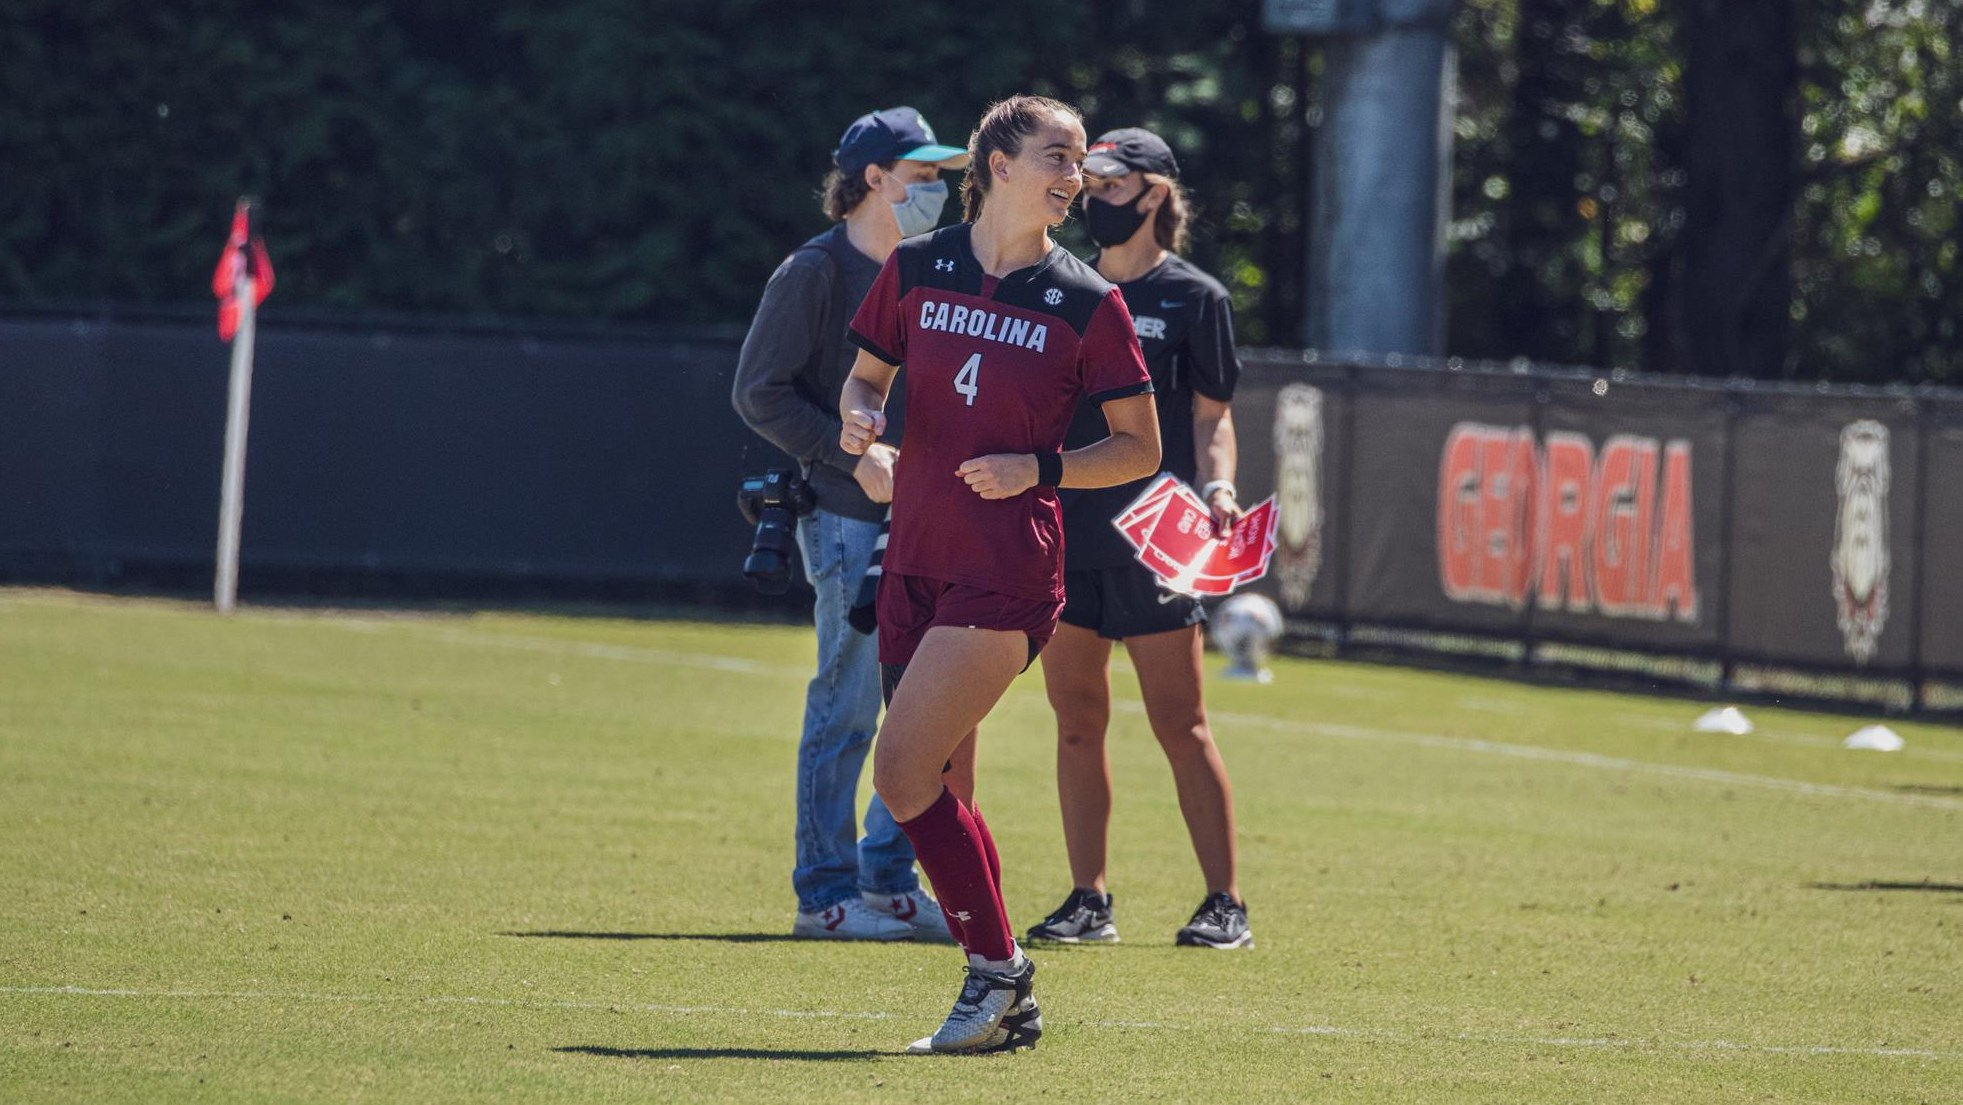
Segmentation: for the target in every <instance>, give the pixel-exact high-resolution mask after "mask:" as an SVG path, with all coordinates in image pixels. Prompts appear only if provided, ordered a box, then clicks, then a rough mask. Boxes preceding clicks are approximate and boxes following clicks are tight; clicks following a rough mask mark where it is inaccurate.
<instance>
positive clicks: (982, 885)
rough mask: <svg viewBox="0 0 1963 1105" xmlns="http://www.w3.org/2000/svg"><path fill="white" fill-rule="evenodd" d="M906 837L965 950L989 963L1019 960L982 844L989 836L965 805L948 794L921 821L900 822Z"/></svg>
mask: <svg viewBox="0 0 1963 1105" xmlns="http://www.w3.org/2000/svg"><path fill="white" fill-rule="evenodd" d="M900 831H901V832H904V833H906V834H907V839H908V840H910V841H912V842H913V853H914V855H915V856H916V857H917V858H918V859H919V860H920V869H921V870H923V871H925V872H927V878H928V881H930V882H932V883H933V884H934V894H935V896H936V897H938V898H940V900H941V909H942V910H943V911H944V912H945V913H947V915H948V931H949V932H951V933H954V935H955V938H956V939H957V940H959V941H960V943H961V946H962V947H963V948H964V949H966V950H967V951H969V952H970V953H972V954H974V955H979V956H981V957H982V958H984V959H1004V960H1005V959H1008V958H1009V957H1010V956H1013V955H1014V954H1015V939H1014V938H1013V937H1012V936H1010V935H1009V919H1008V916H1007V915H1006V914H1005V913H1004V912H1003V910H1002V896H1001V894H1000V893H999V892H998V891H997V890H996V889H995V875H994V873H993V871H992V869H991V868H990V866H989V862H988V849H987V847H986V846H985V845H984V844H983V843H982V842H983V841H984V840H986V839H987V836H986V835H985V834H984V833H983V832H982V831H981V830H979V829H977V828H976V826H975V819H974V817H973V816H972V815H970V814H969V812H968V808H967V807H966V806H963V805H962V804H961V801H960V799H957V798H956V797H955V796H954V795H953V794H951V793H949V792H948V791H947V790H945V789H943V790H942V791H941V796H940V797H939V798H938V799H936V800H935V802H934V804H933V805H931V806H928V807H927V809H926V810H925V811H924V812H923V813H921V815H920V816H919V817H916V818H914V819H913V820H911V821H902V822H900ZM957 926H958V928H957Z"/></svg>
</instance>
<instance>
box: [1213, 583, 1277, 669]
mask: <svg viewBox="0 0 1963 1105" xmlns="http://www.w3.org/2000/svg"><path fill="white" fill-rule="evenodd" d="M1212 622H1213V644H1214V647H1215V648H1218V649H1219V650H1220V651H1221V652H1224V653H1226V654H1227V669H1226V670H1225V671H1224V672H1222V673H1221V674H1222V675H1223V676H1224V677H1226V678H1228V679H1249V680H1253V681H1254V682H1256V683H1268V682H1272V681H1273V680H1274V677H1275V673H1274V672H1272V671H1269V670H1268V654H1269V652H1270V651H1272V650H1273V648H1274V643H1275V641H1276V640H1277V639H1278V638H1280V637H1281V628H1282V627H1281V607H1279V606H1276V605H1275V601H1274V600H1273V599H1271V598H1269V597H1268V596H1266V595H1256V594H1245V595H1235V596H1234V597H1233V598H1230V599H1228V600H1227V601H1226V602H1223V603H1221V604H1220V607H1219V609H1217V610H1215V611H1214V612H1213V618H1212Z"/></svg>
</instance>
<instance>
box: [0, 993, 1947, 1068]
mask: <svg viewBox="0 0 1963 1105" xmlns="http://www.w3.org/2000/svg"><path fill="white" fill-rule="evenodd" d="M0 994H16V995H22V996H32V997H82V998H136V999H143V1000H154V1001H264V1002H273V1003H280V1002H291V1003H326V1004H346V1005H384V1004H387V1005H476V1006H489V1007H498V1008H511V1009H563V1010H582V1011H583V1010H605V1011H607V1012H614V1013H648V1014H653V1015H656V1016H675V1017H686V1016H723V1017H779V1018H784V1019H790V1020H857V1021H891V1020H901V1019H906V1020H912V1019H915V1018H914V1017H913V1016H912V1015H910V1014H899V1013H885V1012H880V1011H877V1010H804V1009H744V1008H738V1007H734V1006H721V1005H656V1004H649V1003H645V1002H631V1001H578V1000H554V999H549V998H484V997H471V996H459V995H446V994H431V995H421V996H419V995H413V994H311V993H275V992H271V991H259V990H133V989H126V988H121V987H87V986H0ZM1071 1024H1072V1027H1076V1028H1090V1029H1099V1030H1108V1031H1139V1032H1178V1033H1184V1034H1191V1033H1195V1032H1199V1031H1202V1029H1201V1028H1199V1027H1198V1026H1196V1025H1186V1024H1173V1023H1169V1022H1161V1021H1074V1022H1071ZM1223 1030H1225V1031H1233V1032H1243V1033H1248V1034H1251V1035H1260V1036H1329V1037H1338V1038H1343V1039H1355V1040H1371V1041H1378V1042H1385V1043H1401V1044H1416V1043H1423V1042H1424V1041H1426V1040H1433V1039H1444V1040H1456V1041H1460V1042H1463V1043H1473V1044H1488V1045H1495V1046H1501V1047H1509V1046H1515V1047H1553V1048H1587V1049H1601V1050H1618V1051H1635V1052H1643V1051H1734V1052H1747V1053H1752V1054H1763V1055H1821V1056H1826V1055H1861V1056H1872V1057H1878V1058H1891V1059H1892V1058H1907V1059H1941V1060H1957V1059H1963V1051H1944V1050H1937V1049H1932V1048H1909V1047H1854V1046H1850V1045H1844V1044H1814V1045H1804V1044H1753V1043H1741V1042H1739V1041H1736V1040H1685V1041H1672V1040H1643V1039H1635V1038H1630V1039H1590V1038H1585V1037H1571V1036H1528V1035H1518V1034H1512V1033H1486V1032H1443V1033H1431V1032H1398V1031H1393V1030H1387V1029H1355V1028H1341V1027H1337V1026H1334V1025H1267V1026H1232V1025H1222V1024H1220V1023H1218V1022H1214V1023H1211V1024H1209V1025H1208V1026H1207V1027H1206V1028H1205V1029H1204V1031H1209V1032H1220V1031H1223Z"/></svg>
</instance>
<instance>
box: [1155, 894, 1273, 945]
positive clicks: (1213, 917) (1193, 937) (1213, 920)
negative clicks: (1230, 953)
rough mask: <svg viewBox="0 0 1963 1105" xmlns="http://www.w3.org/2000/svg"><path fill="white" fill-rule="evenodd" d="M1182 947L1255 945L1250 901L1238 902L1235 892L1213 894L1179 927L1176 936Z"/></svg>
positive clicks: (1176, 940)
mask: <svg viewBox="0 0 1963 1105" xmlns="http://www.w3.org/2000/svg"><path fill="white" fill-rule="evenodd" d="M1174 943H1177V944H1178V945H1179V946H1180V947H1182V948H1220V949H1222V950H1223V951H1224V950H1226V949H1228V948H1251V947H1253V946H1254V933H1253V932H1252V931H1251V930H1249V929H1248V927H1247V903H1245V902H1237V901H1235V900H1234V898H1233V895H1231V894H1226V893H1220V894H1210V895H1208V896H1207V899H1206V901H1204V902H1201V903H1200V908H1198V909H1196V910H1194V911H1193V919H1192V920H1190V921H1188V922H1186V927H1185V928H1183V929H1180V930H1179V935H1178V936H1177V937H1176V938H1175V939H1174Z"/></svg>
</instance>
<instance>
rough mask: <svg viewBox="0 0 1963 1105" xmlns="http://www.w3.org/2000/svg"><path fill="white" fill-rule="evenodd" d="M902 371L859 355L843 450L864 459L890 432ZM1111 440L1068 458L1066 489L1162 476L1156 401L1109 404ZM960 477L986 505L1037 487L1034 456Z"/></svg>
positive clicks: (849, 386) (979, 461)
mask: <svg viewBox="0 0 1963 1105" xmlns="http://www.w3.org/2000/svg"><path fill="white" fill-rule="evenodd" d="M898 372H899V368H898V366H895V365H889V364H887V363H886V362H885V361H882V360H880V359H879V358H878V357H875V356H873V355H872V354H870V353H867V352H866V351H865V350H863V349H862V350H860V351H859V357H858V359H857V360H855V361H853V362H852V375H851V376H850V377H848V378H847V379H846V381H845V386H844V388H842V389H841V390H840V391H839V396H838V413H839V417H840V418H841V419H842V420H843V422H844V426H843V427H842V428H841V430H840V431H839V439H838V444H839V448H841V449H844V450H845V451H846V452H848V453H851V454H853V455H855V456H857V455H863V454H864V453H865V451H866V449H867V448H868V447H869V446H871V445H872V443H873V442H875V441H877V440H879V435H880V434H882V433H884V432H885V430H886V396H887V393H888V392H889V391H891V390H892V387H893V377H894V376H895V375H896V374H898ZM1104 420H1105V422H1106V424H1107V425H1109V426H1110V427H1111V436H1109V437H1107V438H1105V439H1104V440H1102V441H1099V442H1097V443H1096V444H1093V445H1086V446H1085V447H1083V448H1082V449H1072V450H1070V451H1069V452H1067V453H1065V454H1063V483H1062V486H1064V487H1111V486H1114V485H1117V484H1121V483H1130V482H1131V481H1133V480H1140V479H1144V478H1145V477H1146V476H1149V475H1151V474H1152V473H1154V472H1156V471H1158V470H1159V414H1158V408H1157V406H1155V405H1154V403H1153V401H1152V397H1151V396H1150V395H1149V394H1148V395H1132V396H1127V397H1126V398H1123V399H1113V400H1112V401H1110V402H1109V403H1106V404H1104ZM955 474H956V475H958V476H960V477H961V478H962V479H963V480H965V481H967V484H968V486H969V487H972V488H974V489H975V493H976V494H977V495H980V496H981V497H982V498H984V499H1007V498H1012V497H1014V496H1016V495H1020V494H1022V493H1023V492H1025V491H1027V490H1029V489H1030V488H1032V487H1035V486H1036V474H1037V469H1036V456H1035V454H1033V453H994V454H991V455H989V456H985V457H975V458H974V459H972V460H968V461H965V462H963V463H962V465H961V467H959V468H958V469H956V470H955Z"/></svg>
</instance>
